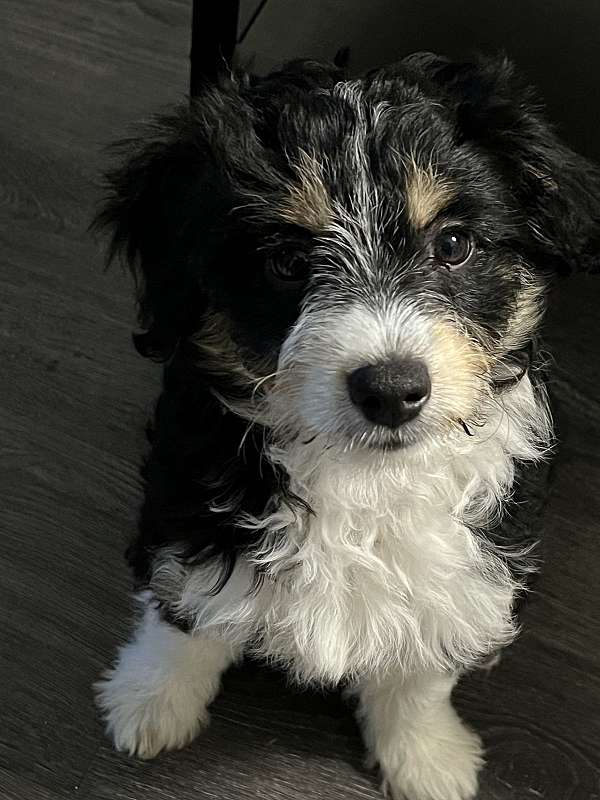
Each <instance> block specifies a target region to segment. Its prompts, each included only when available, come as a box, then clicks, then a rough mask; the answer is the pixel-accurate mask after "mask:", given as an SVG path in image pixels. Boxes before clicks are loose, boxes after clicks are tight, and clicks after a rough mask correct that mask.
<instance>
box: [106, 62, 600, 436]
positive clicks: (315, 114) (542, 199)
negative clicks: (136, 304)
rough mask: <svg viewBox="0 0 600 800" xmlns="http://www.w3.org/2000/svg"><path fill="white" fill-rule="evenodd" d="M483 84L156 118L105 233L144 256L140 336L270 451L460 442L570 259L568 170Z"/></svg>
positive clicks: (297, 91) (435, 77) (507, 374)
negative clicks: (157, 137) (256, 422)
mask: <svg viewBox="0 0 600 800" xmlns="http://www.w3.org/2000/svg"><path fill="white" fill-rule="evenodd" d="M486 69H487V70H488V72H486ZM495 69H496V72H495V73H493V72H490V70H491V67H487V68H484V67H478V68H475V67H473V66H472V65H469V66H468V67H466V66H464V65H463V66H462V67H460V66H457V65H449V64H448V63H447V62H445V61H441V60H437V59H433V58H432V57H430V56H421V57H419V58H414V57H413V58H412V59H409V60H407V61H405V62H403V63H402V64H400V65H398V66H397V67H394V68H392V69H390V70H386V71H382V72H379V73H376V74H374V75H372V76H369V77H367V78H365V79H363V80H360V81H353V82H349V81H344V80H342V79H341V76H339V75H337V74H336V73H335V71H334V70H331V69H326V68H323V67H317V66H315V65H311V64H304V65H295V66H292V67H290V68H288V69H287V70H285V71H284V72H282V73H278V74H276V75H274V76H270V77H268V78H266V79H263V80H261V81H254V82H250V83H249V84H241V85H235V86H234V85H228V86H227V87H225V88H221V89H214V90H211V91H209V92H207V93H206V95H205V96H204V97H203V98H201V99H200V100H199V101H198V103H197V105H196V106H195V107H194V108H193V109H192V110H191V111H190V112H187V111H186V112H181V113H180V114H179V115H178V116H176V117H173V118H170V119H169V120H163V122H162V139H161V141H160V142H153V143H151V144H150V145H147V146H146V148H145V149H144V150H142V152H141V153H140V154H138V155H137V156H134V157H133V159H131V160H130V161H129V164H128V166H126V167H125V169H123V170H121V171H119V172H118V173H116V174H115V176H113V183H114V185H115V187H116V189H117V194H116V196H115V198H114V199H113V201H112V202H111V204H109V206H108V208H107V211H105V214H104V218H103V221H109V222H112V223H113V224H115V223H116V234H115V244H116V246H119V245H121V244H123V243H126V244H127V246H128V249H129V254H130V255H135V254H136V253H139V254H140V256H141V260H142V270H143V274H144V279H145V289H144V292H145V293H144V295H143V297H142V310H143V322H144V323H145V324H146V325H147V326H148V327H149V328H150V333H149V334H147V336H152V337H153V341H154V340H156V339H158V340H159V342H160V340H161V339H163V340H164V341H166V343H167V349H168V346H169V345H171V346H172V344H173V342H174V341H175V340H176V339H178V338H181V337H183V336H184V337H185V338H188V339H191V340H192V341H194V342H195V343H196V345H197V348H198V368H200V369H204V370H205V371H206V374H207V376H208V380H209V381H210V382H212V383H214V385H215V389H216V391H218V393H219V395H220V396H222V397H223V398H224V400H225V402H226V403H228V405H229V406H230V407H231V408H233V409H238V410H239V413H242V414H248V415H249V416H251V417H252V416H254V415H255V414H256V413H259V414H261V415H262V418H263V421H266V424H268V425H269V426H271V427H273V428H275V429H276V430H277V431H278V433H279V435H281V436H284V437H295V436H302V437H307V438H313V437H315V436H322V437H323V438H324V441H326V442H327V443H328V444H336V445H340V446H342V447H344V448H349V447H364V448H377V449H392V448H399V447H403V446H415V445H419V444H424V443H426V444H428V445H431V444H432V443H435V442H438V441H441V440H443V439H444V438H446V437H447V436H448V435H449V434H450V433H451V432H452V431H455V430H457V429H461V428H465V429H466V430H467V431H468V425H469V423H470V422H474V423H477V421H478V419H479V415H480V413H481V410H482V408H483V407H484V405H485V400H486V399H487V398H489V397H490V396H491V395H492V394H493V393H494V392H496V391H497V389H498V386H500V385H501V384H503V382H505V381H506V380H507V378H508V379H510V378H511V377H518V376H519V374H518V373H519V369H520V367H519V366H516V365H517V364H521V363H522V360H521V359H519V354H520V353H522V352H523V351H524V350H526V349H527V348H528V346H529V344H530V342H531V339H532V336H533V335H534V334H535V331H536V329H537V326H538V324H539V320H540V316H541V311H542V294H543V286H544V280H543V277H542V272H541V269H540V268H541V267H543V266H544V265H545V263H546V262H548V263H550V262H551V263H553V264H554V263H555V262H557V261H559V262H565V261H567V260H568V257H569V254H571V257H572V258H576V257H579V256H576V255H575V253H574V245H573V242H572V239H573V234H572V232H569V231H566V230H565V229H564V228H563V227H561V225H562V222H564V221H562V222H561V220H560V219H559V216H560V209H561V203H562V204H563V206H565V204H568V203H571V202H572V201H571V199H570V198H569V196H568V193H566V192H565V190H564V187H561V186H560V185H559V181H558V178H557V177H555V174H554V172H553V168H554V164H553V163H552V157H555V158H558V159H559V160H562V161H563V164H564V159H565V157H566V155H567V154H568V157H569V159H572V154H570V153H568V151H566V149H564V148H562V149H561V146H560V145H559V144H558V143H557V142H556V141H555V140H554V139H553V138H552V135H551V133H550V132H549V131H548V129H547V128H546V127H544V126H543V125H542V123H541V122H539V120H537V118H536V119H534V118H533V117H532V112H531V111H530V110H529V109H528V108H524V106H523V102H522V97H520V96H518V92H517V90H516V88H514V87H512V88H510V91H513V92H517V97H512V96H506V97H505V96H503V95H502V93H501V92H500V88H499V84H500V83H501V81H504V83H507V82H508V81H509V77H510V76H509V73H508V68H507V67H506V65H502V66H501V67H500V66H498V65H496V67H495ZM502 69H504V70H505V72H502ZM461 70H462V71H461ZM488 73H489V74H488ZM474 76H476V77H478V79H479V83H477V82H475V85H476V88H475V90H473V88H472V84H473V81H474ZM492 77H493V78H494V80H492ZM511 80H512V78H511ZM503 90H504V92H505V93H506V92H509V87H508V84H507V85H506V86H503ZM469 92H471V94H473V96H471V95H470V94H469ZM511 137H512V138H511ZM136 159H137V161H136ZM567 168H568V169H571V170H573V169H575V166H574V165H573V164H572V163H571V162H569V165H567ZM593 188H594V189H595V186H594V187H593ZM561 193H562V194H561ZM593 194H594V193H593V192H592V189H591V188H590V192H589V206H588V207H586V208H581V209H579V217H580V220H581V221H580V222H578V223H577V225H578V229H577V233H578V235H579V239H580V242H579V244H580V249H581V248H583V249H584V250H585V248H586V247H587V248H588V250H587V251H586V253H587V252H588V251H589V250H590V247H589V244H588V240H589V236H588V237H587V238H586V237H585V236H583V231H584V228H585V226H586V225H587V226H588V228H590V230H591V229H592V228H593V227H595V225H592V224H591V223H592V220H593V222H594V223H595V217H593V214H594V213H595V211H594V210H592V205H593V203H592V195H593ZM132 197H135V202H134V201H133V200H132ZM593 201H594V203H595V196H594V198H593ZM552 203H554V206H552ZM594 208H596V206H594ZM125 209H126V211H127V215H126V217H124V210H125ZM563 210H565V209H564V208H563ZM571 211H572V209H571ZM586 215H587V217H586ZM571 216H572V213H571ZM569 237H570V238H569ZM584 241H585V243H584ZM228 397H229V400H230V402H229V401H228ZM257 409H258V410H257Z"/></svg>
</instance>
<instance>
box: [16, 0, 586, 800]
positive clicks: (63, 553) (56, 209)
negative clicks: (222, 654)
mask: <svg viewBox="0 0 600 800" xmlns="http://www.w3.org/2000/svg"><path fill="white" fill-rule="evenodd" d="M1 13H2V15H3V17H4V20H3V21H0V30H1V31H2V34H1V42H0V44H1V46H0V92H1V102H0V135H1V142H0V185H1V190H0V214H1V219H2V224H1V226H0V237H1V242H2V249H1V259H2V261H1V263H2V269H1V271H0V342H1V344H0V348H1V350H0V481H1V488H0V498H1V499H0V504H1V510H0V564H1V568H0V614H1V620H2V622H1V629H0V631H1V632H0V669H1V673H0V798H1V800H13V798H14V800H37V799H38V798H43V799H44V800H49V799H50V798H51V799H52V800H54V798H56V799H58V798H69V797H78V798H85V799H86V800H100V799H101V798H103V799H105V800H109V799H110V800H142V799H143V800H163V799H166V798H173V799H174V800H175V798H176V799H177V800H185V798H192V797H206V798H213V799H214V800H230V799H232V798H265V800H266V799H269V800H270V798H282V799H284V800H285V799H289V800H292V799H297V800H300V798H302V800H305V799H306V800H313V799H314V800H321V798H332V799H336V798H339V800H342V798H344V799H345V800H353V799H354V798H356V799H358V798H363V799H366V798H373V799H374V798H377V797H379V794H378V789H377V783H376V780H375V778H374V776H373V775H371V774H370V773H369V772H367V771H365V770H364V769H363V767H362V764H361V759H362V749H361V743H360V739H359V736H358V732H357V730H356V727H355V725H354V722H353V720H352V717H351V715H350V713H349V712H348V710H347V709H346V708H345V707H344V705H343V704H342V702H341V701H340V699H339V698H338V697H337V696H331V695H330V696H320V695H316V694H306V693H302V692H299V691H297V690H294V689H291V688H289V687H286V685H285V682H284V680H283V679H282V678H281V677H280V676H278V675H276V674H274V673H271V672H268V671H266V670H264V669H262V668H258V667H256V666H253V665H248V666H247V667H245V668H243V669H239V670H236V671H234V672H232V673H231V674H229V675H228V676H227V679H226V681H225V688H224V692H223V693H222V695H221V697H220V698H219V699H218V701H217V702H216V704H215V706H214V714H213V725H212V727H211V729H210V731H209V732H208V733H207V734H206V735H205V736H204V737H203V738H202V739H200V740H198V741H197V742H196V743H194V744H193V745H192V746H191V747H190V748H188V749H187V750H185V751H183V752H181V753H176V754H172V755H168V756H165V757H162V758H160V759H158V760H157V761H155V762H152V763H140V762H136V761H132V760H130V759H128V758H125V757H124V756H121V755H117V754H115V753H114V752H113V751H112V750H111V746H110V743H109V742H108V741H107V740H106V739H105V738H104V735H103V732H102V727H101V725H100V723H99V721H98V720H97V718H96V715H95V710H94V706H93V702H92V694H91V689H90V686H91V683H92V682H93V680H94V679H95V678H96V676H97V675H98V673H99V672H100V670H101V669H102V668H103V667H104V666H105V665H106V664H107V662H108V661H109V660H110V658H111V657H112V654H113V652H114V648H115V644H116V643H117V642H118V641H119V640H121V639H122V638H123V637H124V636H125V635H126V633H127V629H128V623H127V617H128V613H129V602H128V598H127V591H128V576H127V574H126V571H125V567H124V565H123V562H122V559H121V552H122V549H123V545H124V542H125V541H126V539H127V538H128V536H129V535H130V534H131V531H132V527H133V524H134V518H135V513H136V506H137V503H138V501H139V486H138V482H137V463H138V459H139V454H140V452H141V449H142V446H143V445H142V436H141V432H140V431H141V427H142V423H143V421H144V417H145V414H146V411H147V409H148V407H149V404H150V401H151V398H152V396H153V394H154V392H155V388H156V385H157V377H158V376H157V374H156V369H155V368H154V367H152V366H150V365H148V364H146V363H145V362H144V361H143V360H142V359H140V358H139V357H137V356H136V355H134V353H133V350H132V347H131V346H130V338H129V336H130V330H131V328H132V326H133V308H132V303H131V299H130V298H131V291H130V288H131V287H130V286H129V281H128V280H127V279H126V278H125V277H124V276H122V275H121V274H120V273H119V271H118V270H115V271H113V272H111V273H109V274H108V275H105V274H103V272H102V258H101V253H100V248H99V246H98V245H96V244H95V243H94V242H93V241H92V240H91V239H90V237H89V236H88V234H87V233H86V225H87V223H88V221H89V219H90V216H91V213H92V208H93V204H94V201H95V199H96V198H97V196H98V188H97V186H96V185H95V181H96V180H97V176H98V174H99V171H100V169H101V165H102V155H101V146H102V145H103V144H104V143H106V142H108V141H109V140H111V139H113V138H115V137H116V136H120V135H121V134H122V133H123V131H124V129H125V126H126V125H127V124H128V123H129V122H130V121H132V120H134V119H136V118H138V117H140V116H142V115H144V114H145V113H147V112H148V111H149V110H151V109H154V108H156V107H157V106H160V105H162V104H164V103H166V102H168V101H172V100H173V99H176V98H177V97H178V95H179V94H180V93H181V92H183V91H185V86H186V81H187V64H186V49H187V40H188V24H189V4H188V3H187V2H184V1H183V0H180V1H179V0H170V2H164V1H163V0H137V2H133V0H130V1H129V2H116V0H94V2H91V0H90V2H77V3H75V2H69V0H4V1H3V3H2V9H1ZM599 307H600V278H599V279H596V280H594V279H591V278H589V279H584V278H579V279H573V280H571V281H569V282H566V283H565V284H563V285H562V286H561V287H560V288H559V290H558V292H557V295H556V298H555V301H554V308H553V311H552V315H551V317H552V323H551V326H550V340H551V343H552V346H553V350H554V353H555V355H556V360H557V365H556V370H555V381H554V393H555V395H556V397H557V398H558V401H559V406H558V408H559V421H560V427H561V436H562V445H561V452H560V457H559V459H558V463H557V466H556V469H555V471H554V478H553V490H552V498H551V501H550V504H549V506H548V509H547V513H546V517H545V525H544V528H545V543H544V550H545V554H546V567H545V571H544V574H543V578H542V579H541V581H540V583H539V590H538V593H537V594H536V595H535V596H534V597H533V598H532V601H531V603H530V605H529V606H528V608H527V611H526V615H525V620H524V621H525V626H526V628H525V633H524V634H523V636H522V637H521V639H520V640H519V641H518V642H517V643H516V644H515V645H514V646H513V647H512V648H511V649H510V650H509V651H508V652H507V653H506V655H505V658H504V660H503V662H502V664H501V665H500V666H499V667H498V668H497V669H496V670H495V671H493V672H492V673H491V674H490V675H489V676H487V675H484V674H483V673H482V674H476V675H473V676H472V677H469V678H468V679H466V680H465V681H464V682H463V684H462V686H461V687H460V690H459V692H458V703H459V705H460V707H461V709H462V710H463V712H464V714H465V716H466V717H467V718H468V719H469V720H471V721H472V722H473V723H474V724H476V725H477V727H478V729H479V730H480V731H481V732H482V734H483V737H484V739H485V742H486V745H487V748H488V754H489V760H490V765H489V767H488V768H487V770H486V772H485V774H484V776H483V781H482V790H481V798H482V800H526V799H527V798H546V799H547V800H599V798H600V625H599V622H600V610H599V600H600V535H599V533H600V531H599V523H600V401H599V399H598V394H599V390H600V360H599V358H598V308H599Z"/></svg>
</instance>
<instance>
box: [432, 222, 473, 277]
mask: <svg viewBox="0 0 600 800" xmlns="http://www.w3.org/2000/svg"><path fill="white" fill-rule="evenodd" d="M474 246H475V245H474V242H473V237H472V236H471V234H470V233H468V232H467V231H463V230H461V229H460V228H451V229H447V230H445V231H441V233H438V235H437V236H436V237H435V239H434V242H433V255H434V258H435V259H436V261H438V262H440V263H441V264H443V265H444V266H445V267H448V269H455V268H456V267H460V266H461V265H462V264H464V263H465V262H467V261H468V260H469V259H470V258H471V256H472V254H473V250H474Z"/></svg>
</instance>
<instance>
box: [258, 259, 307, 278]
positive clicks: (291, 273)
mask: <svg viewBox="0 0 600 800" xmlns="http://www.w3.org/2000/svg"><path fill="white" fill-rule="evenodd" d="M266 269H267V274H268V275H269V276H270V277H271V278H274V279H275V280H277V281H281V282H285V283H290V284H299V283H305V282H306V281H307V280H308V276H309V275H310V264H309V262H308V258H307V257H306V256H305V255H304V254H303V253H292V254H290V255H284V256H273V257H271V258H269V259H268V261H267V264H266Z"/></svg>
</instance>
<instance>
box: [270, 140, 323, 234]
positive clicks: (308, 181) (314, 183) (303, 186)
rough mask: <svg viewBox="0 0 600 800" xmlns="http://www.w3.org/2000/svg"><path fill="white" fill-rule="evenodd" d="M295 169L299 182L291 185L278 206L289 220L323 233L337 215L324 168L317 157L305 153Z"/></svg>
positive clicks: (295, 165) (284, 218) (280, 211)
mask: <svg viewBox="0 0 600 800" xmlns="http://www.w3.org/2000/svg"><path fill="white" fill-rule="evenodd" d="M294 169H295V171H296V174H297V176H298V182H297V183H294V184H292V185H291V186H290V191H289V195H288V196H287V198H286V199H285V200H284V202H283V204H282V205H281V206H280V208H279V209H278V216H279V217H280V218H281V219H283V220H284V221H285V222H290V223H292V224H294V225H301V226H302V227H303V228H307V229H308V230H310V231H313V232H314V233H319V232H321V231H323V230H324V229H325V228H327V226H328V225H329V224H330V223H331V220H332V218H333V210H332V207H331V198H330V196H329V193H328V191H327V189H326V187H325V184H324V182H323V177H322V173H321V167H320V165H319V163H318V162H317V161H316V160H315V159H313V158H311V157H310V156H309V155H307V154H306V153H303V154H302V155H301V157H300V159H299V160H298V162H297V163H296V164H294Z"/></svg>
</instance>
